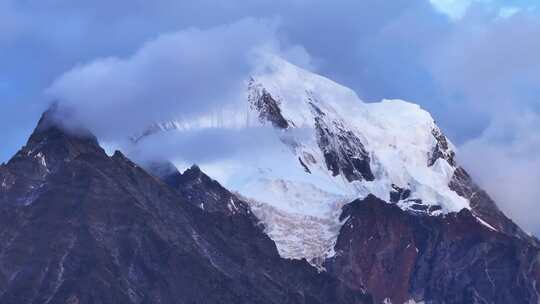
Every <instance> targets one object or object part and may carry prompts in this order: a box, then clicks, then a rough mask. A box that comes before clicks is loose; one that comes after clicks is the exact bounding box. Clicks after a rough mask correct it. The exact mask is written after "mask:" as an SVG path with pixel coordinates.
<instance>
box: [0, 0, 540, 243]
mask: <svg viewBox="0 0 540 304" xmlns="http://www.w3.org/2000/svg"><path fill="white" fill-rule="evenodd" d="M537 3H538V1H533V0H529V1H525V0H522V1H520V0H516V1H511V0H506V1H501V0H499V1H497V0H431V1H430V0H363V1H359V0H350V1H349V0H343V1H324V0H256V1H248V0H243V1H239V0H229V1H220V0H198V1H178V0H161V1H144V0H135V1H133V0H129V1H128V0H118V1H104V0H94V1H91V2H88V1H74V0H40V1H28V0H0V130H2V131H1V132H0V162H1V161H6V160H7V159H8V158H9V157H10V156H11V155H12V154H13V153H14V152H15V151H16V150H17V149H18V148H19V147H20V146H21V145H23V144H24V142H25V140H26V138H27V136H28V135H29V133H30V132H31V130H32V128H33V127H34V125H35V123H36V121H37V119H38V117H39V115H40V113H41V112H42V111H43V109H44V108H45V107H46V105H47V103H48V102H50V99H51V98H52V97H54V96H57V95H58V92H62V94H61V96H64V97H65V96H68V97H74V96H76V97H77V100H74V101H72V102H76V103H78V104H79V105H82V106H83V108H84V109H85V110H86V111H87V113H89V115H88V119H89V123H90V124H93V125H94V126H95V127H96V128H97V129H99V130H97V132H98V133H100V134H101V135H102V136H104V137H107V136H108V137H110V138H108V139H110V140H114V138H115V137H116V136H121V135H123V134H124V132H125V131H126V130H129V129H131V128H132V127H133V126H134V125H141V123H146V122H148V121H152V120H155V119H161V118H164V117H167V115H169V114H170V113H177V112H179V111H184V112H185V113H184V114H185V115H189V114H190V113H197V112H201V111H205V110H207V109H209V108H211V107H213V106H215V105H216V104H217V103H219V102H220V101H221V100H226V99H232V98H234V96H233V94H232V93H231V92H233V91H234V89H235V86H236V85H238V81H237V80H238V79H240V78H241V77H244V75H245V73H246V72H247V71H249V70H250V67H251V65H252V64H253V60H256V58H255V57H256V55H254V54H256V51H257V50H259V49H261V48H264V49H268V50H271V51H272V52H276V53H279V54H280V55H282V56H284V57H286V58H287V59H289V60H291V61H293V62H294V63H296V64H299V65H301V66H303V67H305V68H308V69H311V70H313V71H315V72H317V73H320V74H322V75H325V76H327V77H329V78H332V79H334V80H335V81H337V82H339V83H342V84H344V85H346V86H349V87H351V88H352V89H354V90H355V91H356V92H357V93H358V95H359V96H360V97H361V98H362V99H364V100H366V101H378V100H380V99H381V98H400V99H405V100H409V101H412V102H415V103H418V104H420V105H421V106H422V107H423V108H425V109H427V110H429V111H430V112H431V113H432V114H433V116H434V117H435V119H436V120H437V121H438V123H439V125H440V126H441V127H442V128H443V129H444V130H445V132H446V133H447V135H449V137H450V138H451V139H452V140H453V141H454V143H456V144H457V145H458V147H459V149H460V151H459V153H458V155H459V158H460V161H461V162H462V163H463V164H465V166H466V168H467V169H468V170H469V171H470V172H471V173H472V174H473V175H474V176H475V178H476V179H477V180H478V181H479V183H480V184H481V185H483V186H484V187H486V188H487V189H488V191H489V192H490V193H491V194H493V196H494V197H495V198H496V199H497V200H498V201H499V204H500V205H501V206H502V207H503V209H504V210H505V211H507V212H508V213H509V214H510V215H511V216H513V217H515V218H517V219H518V220H519V221H520V223H522V224H524V225H525V226H526V228H527V229H529V230H531V231H534V232H536V233H538V232H540V215H538V216H535V215H531V214H530V213H531V212H530V211H531V210H537V208H538V205H537V203H536V198H537V197H540V187H539V185H540V135H537V134H538V133H537V132H536V130H538V129H539V128H540V116H539V115H540V104H539V101H540V55H539V54H540V39H539V37H540V11H539V7H538V4H537ZM80 75H86V76H88V75H91V76H92V79H94V80H95V81H92V82H84V83H81V82H79V81H77V79H78V78H77V77H80ZM208 87H211V88H212V90H208V89H207V88H208ZM118 88H121V89H122V90H123V91H124V92H125V91H129V92H131V95H126V94H123V95H118V94H117V92H118V90H117V89H118ZM111 103H114V104H115V106H114V108H113V110H114V111H111V110H110V109H111V108H108V107H109V105H110V104H111ZM104 107H105V108H107V109H109V111H108V112H106V113H102V112H100V110H102V109H103V108H104ZM94 112H95V113H99V115H97V114H96V115H90V114H92V113H94ZM535 208H536V209H535Z"/></svg>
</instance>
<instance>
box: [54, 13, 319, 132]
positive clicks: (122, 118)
mask: <svg viewBox="0 0 540 304" xmlns="http://www.w3.org/2000/svg"><path fill="white" fill-rule="evenodd" d="M275 31H276V22H274V21H269V20H256V19H244V20H241V21H238V22H235V23H233V24H229V25H223V26H218V27H214V28H209V29H204V30H202V29H197V28H192V29H187V30H182V31H179V32H175V33H170V34H164V35H161V36H159V37H158V38H157V39H155V40H152V41H150V42H147V43H146V44H144V45H143V46H142V47H141V48H140V49H139V50H138V51H137V52H136V53H135V54H134V55H132V56H131V57H129V58H115V57H111V58H102V59H98V60H95V61H92V62H90V63H88V64H84V65H81V66H78V67H76V68H74V69H72V70H71V71H69V72H67V73H65V74H64V75H62V76H61V77H60V78H58V79H57V80H56V81H55V82H54V83H53V85H52V86H51V87H50V88H49V89H48V90H47V93H48V95H49V96H51V98H53V99H57V100H59V101H61V103H62V104H63V105H64V106H65V107H68V108H71V110H70V111H71V112H70V116H71V117H69V121H68V123H70V122H71V123H76V124H79V123H82V124H83V125H84V126H85V127H88V128H90V129H91V130H92V131H94V132H95V133H96V134H97V135H98V136H99V137H100V138H103V139H111V138H116V139H118V138H121V137H127V136H128V135H130V133H131V134H134V133H137V132H139V131H141V128H144V127H146V126H148V125H150V124H151V123H153V122H161V121H168V120H171V119H176V118H179V117H182V118H184V119H189V118H190V117H194V116H197V115H199V114H201V113H207V112H210V111H211V110H212V109H213V108H216V107H218V108H221V107H224V105H227V104H231V103H235V102H241V101H242V100H243V95H241V94H243V93H244V91H245V83H246V81H247V79H248V78H249V75H250V72H251V71H252V68H253V66H254V65H256V64H257V62H258V61H259V60H261V58H262V57H260V56H259V54H260V53H264V52H280V50H279V43H278V42H277V40H276V39H275ZM284 54H286V55H289V56H290V57H291V58H293V59H295V60H297V61H299V62H301V63H303V64H305V65H307V64H309V55H307V53H306V52H305V50H303V49H302V48H300V47H293V48H291V49H290V50H285V51H284Z"/></svg>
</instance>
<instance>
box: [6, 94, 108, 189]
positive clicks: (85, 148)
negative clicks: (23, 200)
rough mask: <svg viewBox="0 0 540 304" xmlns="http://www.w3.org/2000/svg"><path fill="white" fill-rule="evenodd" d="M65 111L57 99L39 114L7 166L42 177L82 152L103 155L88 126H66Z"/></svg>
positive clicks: (31, 175) (37, 178)
mask: <svg viewBox="0 0 540 304" xmlns="http://www.w3.org/2000/svg"><path fill="white" fill-rule="evenodd" d="M68 114H69V113H67V112H65V111H64V110H63V109H62V108H61V106H60V105H59V104H58V103H53V104H52V105H51V106H50V107H49V108H48V109H47V110H46V111H45V112H44V113H43V114H42V115H41V118H40V119H39V122H38V124H37V126H36V128H35V129H34V131H33V133H32V134H31V135H30V137H29V139H28V141H27V143H26V145H25V146H24V147H22V148H21V149H20V150H19V151H18V152H17V153H16V154H15V156H14V157H13V158H11V159H10V160H9V162H8V164H7V165H6V166H7V167H8V168H10V170H11V171H13V172H19V173H20V174H22V175H25V176H26V177H28V178H31V179H36V180H41V179H43V178H44V177H45V176H46V175H48V174H50V173H52V172H54V171H56V170H57V169H58V167H59V166H61V165H62V164H64V163H67V162H70V161H71V160H73V159H75V158H77V157H78V156H79V155H81V154H86V153H92V154H99V155H106V154H105V151H104V150H103V149H102V148H101V147H100V146H99V143H98V140H97V138H96V137H95V136H94V135H93V134H92V133H91V132H90V131H89V130H87V129H84V128H68V127H67V126H65V125H64V124H63V123H62V117H65V116H66V115H68Z"/></svg>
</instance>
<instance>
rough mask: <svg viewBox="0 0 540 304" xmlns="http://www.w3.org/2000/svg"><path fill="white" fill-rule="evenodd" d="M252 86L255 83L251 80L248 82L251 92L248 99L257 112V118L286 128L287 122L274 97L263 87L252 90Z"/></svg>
mask: <svg viewBox="0 0 540 304" xmlns="http://www.w3.org/2000/svg"><path fill="white" fill-rule="evenodd" d="M253 86H255V83H254V82H253V80H252V81H251V83H250V84H249V87H250V89H249V91H250V92H251V93H250V96H249V98H248V99H249V102H250V104H251V106H252V107H253V108H254V109H255V110H257V112H258V113H259V120H260V121H261V122H270V123H271V124H272V125H273V126H274V127H275V128H278V129H287V128H288V127H289V122H288V121H287V120H286V119H285V117H283V114H281V108H280V107H279V101H278V100H276V99H274V97H272V95H270V93H268V92H267V91H266V90H265V89H264V88H262V89H260V90H253V89H251V88H252V87H253Z"/></svg>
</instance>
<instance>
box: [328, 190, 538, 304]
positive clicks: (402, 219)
mask: <svg viewBox="0 0 540 304" xmlns="http://www.w3.org/2000/svg"><path fill="white" fill-rule="evenodd" d="M342 218H343V219H346V218H348V219H347V221H346V222H345V224H344V225H343V227H342V229H341V232H340V235H339V238H338V241H337V244H336V248H335V249H336V252H337V254H336V256H335V257H334V258H333V259H332V260H330V261H328V263H327V267H328V269H329V270H330V272H332V273H333V274H335V275H336V276H337V277H339V278H341V279H342V280H343V281H344V282H346V283H347V284H349V286H350V287H351V288H354V289H356V290H369V292H370V293H372V294H373V297H374V300H375V303H378V302H381V301H383V300H385V299H387V298H388V299H390V300H391V301H392V303H404V302H405V301H408V300H410V299H414V300H416V301H417V302H418V301H425V302H426V303H537V302H538V300H539V297H538V292H537V289H536V282H537V281H538V279H540V272H539V270H540V264H539V262H538V256H539V252H540V248H539V247H538V246H536V245H535V244H534V243H533V242H529V241H527V240H523V239H520V238H518V237H514V236H509V235H507V234H505V233H501V232H498V231H495V230H493V229H492V228H490V227H488V226H486V225H484V224H482V223H481V222H480V221H479V220H477V219H476V218H475V217H474V216H473V215H472V214H471V212H469V211H468V210H462V211H461V212H459V213H457V214H455V213H452V214H448V215H446V216H444V217H442V216H438V217H434V216H421V215H417V214H410V213H407V212H405V211H403V210H401V209H400V208H399V207H397V206H396V205H394V204H387V203H386V202H384V201H382V200H379V199H377V198H376V197H374V196H372V195H370V196H368V197H367V198H366V199H364V200H363V201H358V200H357V201H354V202H352V203H350V204H348V205H346V206H345V207H344V209H343V215H342Z"/></svg>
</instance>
